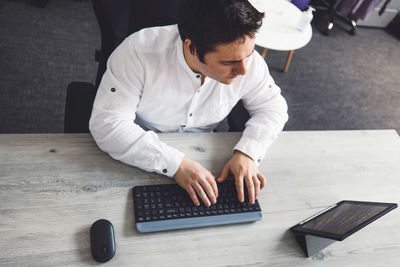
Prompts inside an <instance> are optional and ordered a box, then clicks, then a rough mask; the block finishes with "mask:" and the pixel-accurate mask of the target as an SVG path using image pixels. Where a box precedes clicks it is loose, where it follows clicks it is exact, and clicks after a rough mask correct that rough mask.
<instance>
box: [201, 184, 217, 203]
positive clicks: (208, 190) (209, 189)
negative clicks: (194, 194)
mask: <svg viewBox="0 0 400 267" xmlns="http://www.w3.org/2000/svg"><path fill="white" fill-rule="evenodd" d="M199 183H200V185H201V186H202V187H203V190H204V191H205V192H206V193H207V196H208V199H209V200H211V203H212V204H215V203H216V202H217V197H216V196H215V194H214V190H213V188H212V187H211V185H210V184H209V181H208V180H207V179H202V180H200V181H199Z"/></svg>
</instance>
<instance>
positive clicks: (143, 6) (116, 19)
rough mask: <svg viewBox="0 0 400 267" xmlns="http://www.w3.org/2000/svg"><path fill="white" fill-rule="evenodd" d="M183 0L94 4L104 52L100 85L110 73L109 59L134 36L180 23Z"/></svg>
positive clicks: (106, 0)
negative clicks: (147, 30) (150, 28)
mask: <svg viewBox="0 0 400 267" xmlns="http://www.w3.org/2000/svg"><path fill="white" fill-rule="evenodd" d="M179 2H180V0H113V1H110V0H93V1H92V3H93V8H94V12H95V15H96V18H97V21H98V23H99V26H100V31H101V50H100V51H98V52H97V54H96V59H97V60H98V61H99V67H98V70H97V76H96V84H95V87H96V88H97V87H98V85H99V84H100V80H101V77H102V76H103V74H104V72H105V70H106V64H107V59H108V57H109V56H110V54H111V53H112V51H114V49H115V48H116V47H117V46H118V45H119V44H120V43H121V42H122V41H123V40H124V39H125V38H126V37H127V36H129V35H130V34H132V33H134V32H136V31H139V30H141V29H143V28H146V27H152V26H164V25H171V24H176V23H177V22H178V8H179Z"/></svg>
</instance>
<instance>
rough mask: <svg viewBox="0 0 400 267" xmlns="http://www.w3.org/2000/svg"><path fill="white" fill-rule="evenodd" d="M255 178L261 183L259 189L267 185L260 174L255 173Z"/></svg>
mask: <svg viewBox="0 0 400 267" xmlns="http://www.w3.org/2000/svg"><path fill="white" fill-rule="evenodd" d="M257 178H258V180H259V181H260V182H261V188H260V189H263V188H264V186H265V184H266V183H267V181H266V179H265V177H264V175H262V173H260V172H259V173H257Z"/></svg>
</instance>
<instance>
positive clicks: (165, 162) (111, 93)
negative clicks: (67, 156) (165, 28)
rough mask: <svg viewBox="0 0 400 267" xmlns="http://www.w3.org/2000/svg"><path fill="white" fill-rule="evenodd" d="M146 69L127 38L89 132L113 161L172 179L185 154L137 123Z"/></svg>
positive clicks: (111, 64)
mask: <svg viewBox="0 0 400 267" xmlns="http://www.w3.org/2000/svg"><path fill="white" fill-rule="evenodd" d="M143 77H144V69H143V66H141V62H140V59H139V58H138V57H137V55H136V54H135V51H134V49H133V47H132V45H131V44H130V40H129V39H126V40H125V41H124V42H123V43H122V44H121V45H120V46H119V47H118V48H117V49H116V50H115V51H114V52H113V53H112V54H111V56H110V58H109V60H108V62H107V70H106V72H105V74H104V76H103V78H102V80H101V83H100V86H99V89H98V91H97V95H96V99H95V102H94V104H93V111H92V116H91V119H90V122H89V129H90V132H91V134H92V135H93V137H94V139H95V141H96V143H97V145H98V146H99V147H100V148H101V149H102V150H103V151H105V152H107V153H108V154H109V155H110V156H111V157H113V158H114V159H117V160H120V161H122V162H124V163H126V164H129V165H133V166H136V167H139V168H141V169H143V170H146V171H151V172H157V173H160V174H163V175H166V176H169V177H173V175H174V174H175V172H176V171H177V169H178V167H179V165H180V163H181V161H182V159H183V157H184V155H183V153H182V152H180V151H178V150H176V149H175V148H173V147H170V146H168V145H166V144H165V143H164V142H161V141H160V140H159V138H158V136H157V134H156V133H154V132H153V131H145V130H143V129H142V128H141V127H140V126H139V125H137V124H135V123H134V120H135V118H136V115H135V113H136V110H137V106H138V103H139V100H140V97H141V94H142V91H143V86H144V84H143V80H144V78H143Z"/></svg>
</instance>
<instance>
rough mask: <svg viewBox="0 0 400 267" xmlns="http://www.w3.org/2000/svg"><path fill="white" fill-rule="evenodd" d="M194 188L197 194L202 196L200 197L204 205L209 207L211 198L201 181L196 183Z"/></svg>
mask: <svg viewBox="0 0 400 267" xmlns="http://www.w3.org/2000/svg"><path fill="white" fill-rule="evenodd" d="M193 188H194V190H195V191H196V193H197V195H198V196H199V197H200V199H201V200H202V201H203V203H204V205H206V206H207V207H209V206H211V203H210V200H209V199H208V197H207V195H206V193H205V192H204V190H203V187H201V185H200V184H199V183H195V184H194V185H193Z"/></svg>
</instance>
